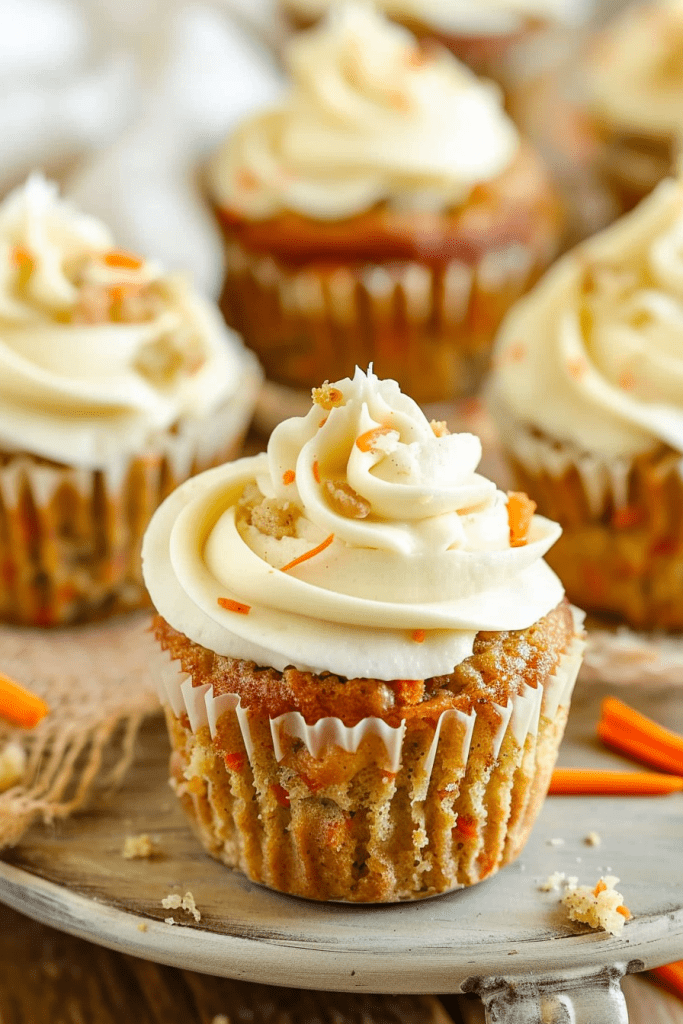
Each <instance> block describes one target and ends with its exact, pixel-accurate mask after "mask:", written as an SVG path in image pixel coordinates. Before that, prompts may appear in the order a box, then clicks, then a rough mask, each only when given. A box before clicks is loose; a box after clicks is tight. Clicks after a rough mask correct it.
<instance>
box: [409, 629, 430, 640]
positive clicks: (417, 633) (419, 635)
mask: <svg viewBox="0 0 683 1024" xmlns="http://www.w3.org/2000/svg"><path fill="white" fill-rule="evenodd" d="M412 635H413V640H414V641H415V643H416V644H423V643H424V642H425V637H426V635H427V634H426V632H425V630H424V629H414V630H413V634H412Z"/></svg>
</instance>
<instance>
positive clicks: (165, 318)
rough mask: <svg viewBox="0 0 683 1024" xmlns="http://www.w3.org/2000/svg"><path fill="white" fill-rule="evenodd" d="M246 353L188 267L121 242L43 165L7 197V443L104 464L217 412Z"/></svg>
mask: <svg viewBox="0 0 683 1024" xmlns="http://www.w3.org/2000/svg"><path fill="white" fill-rule="evenodd" d="M242 359H243V356H242V355H241V352H240V347H239V345H238V344H237V343H236V341H234V340H233V338H232V337H231V333H230V332H228V331H227V329H226V328H224V326H223V323H222V320H221V318H220V315H219V313H218V311H217V310H216V309H214V308H213V307H212V306H211V305H210V304H209V302H208V301H205V300H204V299H202V298H201V297H200V296H198V295H197V294H196V293H195V292H194V291H193V290H192V288H191V287H190V286H189V283H188V282H187V281H186V280H185V279H184V278H183V277H182V276H180V275H170V274H164V273H163V272H162V270H161V269H160V268H159V267H158V266H157V265H156V264H154V263H151V262H148V261H146V260H143V259H141V258H138V257H136V256H133V255H131V254H129V253H125V252H121V251H120V250H117V249H115V248H114V247H113V240H112V238H111V236H110V234H109V231H108V230H107V228H106V227H105V226H104V225H103V224H101V223H99V222H98V221H96V220H94V219H92V218H90V217H86V216H84V215H82V214H80V213H78V212H77V211H75V210H74V209H73V208H72V207H71V206H70V205H69V204H68V203H67V202H65V201H64V200H61V199H60V198H59V196H58V193H57V188H56V186H54V185H52V184H50V183H48V182H46V181H45V179H43V178H42V177H40V176H39V175H34V176H33V177H31V178H30V179H29V181H28V182H27V184H26V185H25V186H23V187H21V188H19V189H17V190H16V191H14V192H13V193H11V194H10V195H9V196H8V197H7V198H6V199H5V201H4V202H3V203H2V204H1V205H0V449H2V450H4V451H5V452H23V451H25V452H30V453H31V454H34V455H39V456H42V457H43V458H47V459H52V460H55V461H57V462H63V461H66V462H68V464H69V465H76V466H81V467H84V468H88V469H98V468H104V467H106V466H109V465H111V464H113V463H114V462H116V461H118V460H120V459H121V458H122V457H123V456H126V455H129V454H131V453H139V452H141V451H144V450H145V449H146V448H147V447H148V446H149V445H153V443H154V440H155V437H157V436H158V435H159V433H160V432H161V431H166V430H168V429H169V428H170V427H172V426H174V425H175V424H176V423H177V422H178V421H179V420H181V419H182V418H183V417H194V416H204V415H207V414H210V413H211V412H212V410H213V409H215V408H217V407H218V406H219V405H220V404H222V403H223V402H224V401H225V400H226V399H227V398H228V397H229V395H230V394H231V393H232V392H233V391H234V390H235V388H236V387H237V383H238V380H239V376H240V366H241V361H242Z"/></svg>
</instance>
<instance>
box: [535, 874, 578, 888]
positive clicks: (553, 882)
mask: <svg viewBox="0 0 683 1024" xmlns="http://www.w3.org/2000/svg"><path fill="white" fill-rule="evenodd" d="M578 881H579V879H578V878H577V876H576V875H565V873H564V871H553V873H552V875H548V877H547V878H546V880H545V882H541V884H540V885H539V887H538V888H539V889H540V890H541V892H554V891H557V890H558V889H559V888H560V886H562V887H563V888H565V889H575V888H576V884H577V882H578Z"/></svg>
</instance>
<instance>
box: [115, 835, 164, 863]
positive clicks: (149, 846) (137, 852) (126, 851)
mask: <svg viewBox="0 0 683 1024" xmlns="http://www.w3.org/2000/svg"><path fill="white" fill-rule="evenodd" d="M158 852H159V847H158V845H157V844H156V843H155V842H154V840H153V839H152V837H151V836H149V835H147V833H146V832H142V833H141V834H140V835H138V836H126V838H125V841H124V844H123V850H122V851H121V856H122V857H125V859H126V860H143V859H145V858H148V857H154V856H156V854H157V853H158Z"/></svg>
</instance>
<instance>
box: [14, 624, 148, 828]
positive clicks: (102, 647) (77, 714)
mask: <svg viewBox="0 0 683 1024" xmlns="http://www.w3.org/2000/svg"><path fill="white" fill-rule="evenodd" d="M149 621H150V615H149V613H147V612H145V613H137V614H135V615H132V616H130V615H129V616H125V617H121V618H117V619H112V620H110V621H107V622H103V623H97V624H95V625H88V626H72V627H70V628H68V629H52V630H41V629H29V628H26V627H21V626H6V625H0V671H2V672H4V673H5V674H6V675H8V676H10V677H11V678H13V679H15V680H16V681H17V682H18V683H21V684H22V686H26V687H27V688H28V689H30V690H32V691H33V692H34V693H37V694H39V695H40V696H41V697H43V698H44V700H46V701H47V703H48V704H49V705H50V709H51V710H50V714H49V715H48V716H47V717H46V718H44V719H43V721H42V722H40V723H39V725H38V726H37V727H36V728H35V729H33V730H30V731H28V730H23V729H13V728H12V727H10V726H9V725H7V724H6V723H5V722H3V720H2V719H0V757H1V756H2V751H3V750H5V749H7V746H8V745H9V744H12V745H14V744H18V745H20V746H21V748H23V750H24V752H25V754H26V765H25V769H24V771H23V775H22V779H21V781H20V782H19V783H18V784H16V785H13V786H12V787H11V788H10V789H7V790H6V791H5V792H2V793H0V848H3V847H6V846H13V845H15V844H16V843H18V842H19V840H20V839H21V837H22V835H23V834H24V832H25V831H26V829H27V828H28V827H29V826H30V825H31V824H32V823H33V822H34V821H36V820H37V819H42V820H43V821H46V822H50V821H53V820H55V819H58V818H64V817H66V816H67V815H70V814H72V813H73V812H74V811H77V810H79V808H81V807H83V806H84V805H85V804H86V803H87V802H88V801H89V800H90V799H91V798H92V797H93V795H94V794H95V792H96V791H98V790H104V789H109V788H112V787H115V786H116V785H117V784H118V783H120V781H121V779H122V778H123V775H124V773H125V772H126V770H127V769H128V768H129V767H130V765H131V763H132V761H133V758H134V748H135V737H136V735H137V732H138V729H139V727H140V725H141V723H142V721H143V719H144V718H145V717H146V716H147V715H151V714H156V713H157V711H158V708H159V704H158V698H157V696H156V690H155V688H154V686H153V683H152V679H151V675H150V672H149V663H150V661H151V657H150V656H151V654H152V653H153V651H154V642H153V640H152V637H151V635H150V633H149V631H148V627H149Z"/></svg>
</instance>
